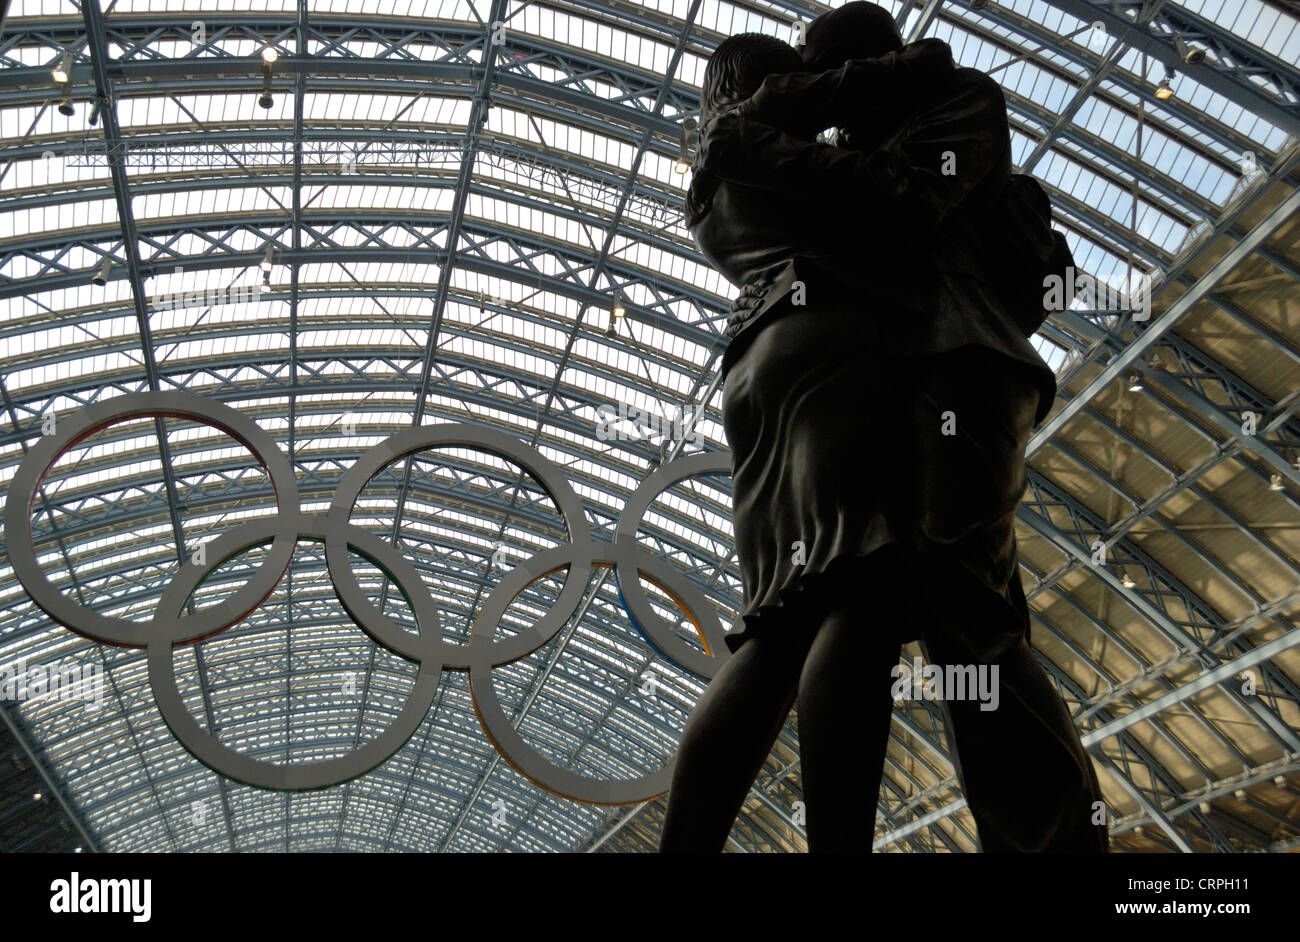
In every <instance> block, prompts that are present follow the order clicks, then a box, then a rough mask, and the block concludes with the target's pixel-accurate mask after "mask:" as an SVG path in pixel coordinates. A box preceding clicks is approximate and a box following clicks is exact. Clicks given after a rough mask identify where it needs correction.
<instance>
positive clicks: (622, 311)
mask: <svg viewBox="0 0 1300 942" xmlns="http://www.w3.org/2000/svg"><path fill="white" fill-rule="evenodd" d="M610 312H611V313H612V314H613V315H614V316H615V317H625V316H626V315H627V308H625V307H624V306H623V299H622V298H615V299H614V306H613V308H611V309H610Z"/></svg>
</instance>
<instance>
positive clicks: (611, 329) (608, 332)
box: [605, 317, 618, 337]
mask: <svg viewBox="0 0 1300 942" xmlns="http://www.w3.org/2000/svg"><path fill="white" fill-rule="evenodd" d="M617 323H618V321H616V320H614V318H612V317H611V318H610V319H609V326H608V327H606V328H605V336H606V337H617V336H618V331H617V330H616V329H615V326H614V325H616V324H617Z"/></svg>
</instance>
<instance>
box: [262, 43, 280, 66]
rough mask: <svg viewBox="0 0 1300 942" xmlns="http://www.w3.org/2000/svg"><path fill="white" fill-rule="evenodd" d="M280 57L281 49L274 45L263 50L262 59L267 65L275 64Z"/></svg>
mask: <svg viewBox="0 0 1300 942" xmlns="http://www.w3.org/2000/svg"><path fill="white" fill-rule="evenodd" d="M279 58H280V53H279V50H277V49H276V48H275V47H274V46H267V47H266V48H265V49H263V50H262V61H263V62H265V63H266V64H267V65H274V64H275V61H276V60H277V59H279Z"/></svg>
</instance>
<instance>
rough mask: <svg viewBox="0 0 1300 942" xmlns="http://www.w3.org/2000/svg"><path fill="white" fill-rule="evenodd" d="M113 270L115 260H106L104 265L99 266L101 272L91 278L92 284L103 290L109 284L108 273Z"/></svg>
mask: <svg viewBox="0 0 1300 942" xmlns="http://www.w3.org/2000/svg"><path fill="white" fill-rule="evenodd" d="M112 270H113V260H112V259H111V258H106V259H104V264H102V265H100V266H99V271H97V272H95V274H94V275H92V276H91V278H90V283H91V284H93V285H98V286H99V287H101V288H102V287H104V285H106V284H108V273H109V272H110V271H112Z"/></svg>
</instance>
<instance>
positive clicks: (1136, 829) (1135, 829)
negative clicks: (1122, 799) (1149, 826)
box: [1133, 824, 1142, 837]
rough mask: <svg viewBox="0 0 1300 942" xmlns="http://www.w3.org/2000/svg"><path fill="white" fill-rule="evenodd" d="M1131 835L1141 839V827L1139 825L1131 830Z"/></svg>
mask: <svg viewBox="0 0 1300 942" xmlns="http://www.w3.org/2000/svg"><path fill="white" fill-rule="evenodd" d="M1133 833H1134V834H1136V835H1137V836H1138V837H1141V836H1142V825H1140V824H1139V825H1138V826H1137V827H1135V828H1134V829H1133Z"/></svg>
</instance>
